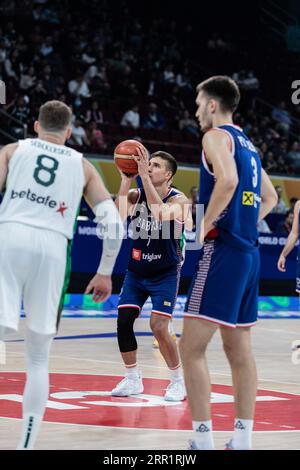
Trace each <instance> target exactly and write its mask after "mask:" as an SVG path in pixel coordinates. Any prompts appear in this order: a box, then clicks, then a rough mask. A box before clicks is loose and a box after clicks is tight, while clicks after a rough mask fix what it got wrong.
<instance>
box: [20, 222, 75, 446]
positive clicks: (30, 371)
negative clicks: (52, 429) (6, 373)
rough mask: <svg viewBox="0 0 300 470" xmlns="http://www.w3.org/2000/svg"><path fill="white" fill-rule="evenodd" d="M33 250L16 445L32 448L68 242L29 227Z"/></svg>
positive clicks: (26, 295)
mask: <svg viewBox="0 0 300 470" xmlns="http://www.w3.org/2000/svg"><path fill="white" fill-rule="evenodd" d="M30 240H31V242H30V243H31V245H32V247H33V249H34V251H32V252H31V254H30V263H29V264H28V266H27V273H26V276H27V280H26V282H25V285H24V309H25V312H26V315H27V326H28V332H27V336H26V342H25V344H26V385H25V390H24V396H23V427H22V436H21V439H20V442H19V446H18V449H32V448H33V446H34V444H35V441H36V438H37V434H38V430H39V427H40V423H41V421H42V419H43V415H44V411H45V407H46V404H47V399H48V393H49V370H48V362H49V353H50V347H51V343H52V339H53V337H54V335H55V334H56V332H57V329H58V325H59V321H60V313H61V310H62V305H63V296H64V293H65V291H66V288H67V283H68V278H69V269H68V267H69V262H68V254H69V252H70V245H69V250H68V244H67V240H66V238H65V237H63V236H62V235H60V234H58V233H55V232H50V231H47V230H35V229H31V230H30Z"/></svg>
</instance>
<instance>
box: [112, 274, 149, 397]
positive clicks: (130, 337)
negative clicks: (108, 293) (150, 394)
mask: <svg viewBox="0 0 300 470" xmlns="http://www.w3.org/2000/svg"><path fill="white" fill-rule="evenodd" d="M147 297H148V295H147V294H146V293H145V292H144V290H143V286H142V284H141V282H140V279H139V277H138V276H137V275H135V274H134V273H132V272H129V271H128V272H127V273H126V276H125V280H124V284H123V287H122V291H121V294H120V299H119V306H118V320H117V336H118V345H119V350H120V353H121V356H122V359H123V362H124V365H125V371H126V372H125V377H124V379H123V380H121V382H119V383H118V384H117V385H116V387H115V388H114V389H113V390H112V392H111V394H112V395H113V396H129V395H137V394H139V393H142V392H143V390H144V387H143V382H142V376H141V373H140V371H139V370H138V365H137V347H138V346H137V341H136V338H135V334H134V322H135V320H136V318H137V317H138V316H139V314H140V311H141V307H142V306H143V304H144V303H145V301H146V299H147Z"/></svg>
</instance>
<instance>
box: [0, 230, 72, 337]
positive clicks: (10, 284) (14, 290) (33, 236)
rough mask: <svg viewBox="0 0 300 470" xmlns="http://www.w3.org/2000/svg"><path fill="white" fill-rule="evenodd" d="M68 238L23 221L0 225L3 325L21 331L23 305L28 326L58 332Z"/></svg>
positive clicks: (9, 329)
mask: <svg viewBox="0 0 300 470" xmlns="http://www.w3.org/2000/svg"><path fill="white" fill-rule="evenodd" d="M67 248H68V240H67V238H66V237H64V236H63V235H61V234H60V233H58V232H54V231H51V230H45V229H39V228H36V227H31V226H29V225H25V224H21V223H15V222H11V223H7V222H6V223H2V224H0V326H3V327H5V328H6V332H10V331H16V330H18V324H19V318H20V311H21V304H22V301H23V306H24V310H25V314H26V320H27V327H28V328H30V329H31V330H33V331H35V332H36V333H40V334H47V335H48V334H55V333H56V332H57V328H58V323H59V316H60V312H59V307H60V303H61V299H62V295H63V291H64V287H65V286H64V280H65V274H66V265H67V251H68V250H67Z"/></svg>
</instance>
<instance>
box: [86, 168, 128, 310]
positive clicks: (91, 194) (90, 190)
mask: <svg viewBox="0 0 300 470" xmlns="http://www.w3.org/2000/svg"><path fill="white" fill-rule="evenodd" d="M83 169H84V175H85V181H86V185H85V188H84V193H83V194H84V198H85V200H86V201H87V203H88V204H89V206H90V207H91V208H92V209H93V211H94V213H95V215H96V218H98V220H99V221H100V222H101V223H102V224H103V226H104V227H105V230H106V231H107V234H106V236H105V237H104V239H103V249H102V256H101V261H100V265H99V267H98V270H97V274H96V275H95V276H94V277H93V279H92V280H91V281H90V283H89V284H88V286H87V288H86V290H85V293H86V294H89V293H90V292H92V291H93V300H94V301H95V302H104V301H105V300H106V299H107V298H108V297H109V296H110V294H111V291H112V282H111V274H112V270H113V266H114V264H115V261H116V258H117V255H118V253H119V250H120V247H121V243H122V237H123V232H122V230H123V226H122V222H121V220H120V217H119V213H118V212H117V210H116V207H115V205H114V203H113V201H112V199H111V197H110V194H109V192H108V191H107V189H106V188H105V186H104V184H103V181H102V179H101V177H100V175H99V173H98V172H97V170H96V168H95V167H94V166H93V165H92V164H91V163H90V162H88V161H87V160H85V159H83ZM117 227H118V232H119V233H118V234H117V233H116V228H117ZM117 235H119V236H117Z"/></svg>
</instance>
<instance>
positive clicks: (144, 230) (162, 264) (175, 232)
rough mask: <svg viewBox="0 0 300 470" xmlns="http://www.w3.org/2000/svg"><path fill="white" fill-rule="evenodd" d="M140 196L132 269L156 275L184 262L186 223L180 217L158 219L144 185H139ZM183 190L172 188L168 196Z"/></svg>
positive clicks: (132, 228) (131, 232)
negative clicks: (179, 219)
mask: <svg viewBox="0 0 300 470" xmlns="http://www.w3.org/2000/svg"><path fill="white" fill-rule="evenodd" d="M138 191H139V199H138V201H137V204H136V207H135V209H134V214H133V215H132V217H131V222H130V226H129V236H130V237H131V238H132V245H131V253H130V258H129V264H128V269H129V270H130V271H133V272H135V273H138V274H140V275H141V276H145V277H147V276H152V275H154V274H158V273H160V272H162V271H166V270H168V269H170V268H172V267H174V266H177V265H179V264H180V263H182V261H183V259H184V247H185V237H184V224H183V223H181V222H180V221H176V220H171V221H163V222H162V221H160V220H156V219H155V218H154V217H153V216H152V213H151V211H150V209H149V207H148V205H147V199H146V194H145V191H144V189H141V188H139V189H138ZM181 194H182V193H181V192H180V191H177V190H176V189H174V188H170V190H169V192H168V194H167V195H166V196H165V197H164V199H163V202H164V203H166V202H167V201H168V200H169V199H170V198H173V197H174V196H175V197H178V196H180V195H181Z"/></svg>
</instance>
